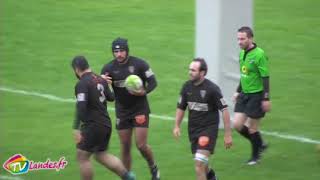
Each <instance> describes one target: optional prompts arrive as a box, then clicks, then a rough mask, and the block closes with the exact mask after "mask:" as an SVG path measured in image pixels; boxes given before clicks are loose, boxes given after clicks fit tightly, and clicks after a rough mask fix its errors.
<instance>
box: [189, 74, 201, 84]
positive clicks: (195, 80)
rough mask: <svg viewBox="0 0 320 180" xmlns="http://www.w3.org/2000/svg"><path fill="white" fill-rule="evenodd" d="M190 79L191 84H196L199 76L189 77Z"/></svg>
mask: <svg viewBox="0 0 320 180" xmlns="http://www.w3.org/2000/svg"><path fill="white" fill-rule="evenodd" d="M190 78H191V81H192V83H197V82H199V81H200V79H201V78H200V75H199V74H198V75H194V76H192V75H191V77H190Z"/></svg>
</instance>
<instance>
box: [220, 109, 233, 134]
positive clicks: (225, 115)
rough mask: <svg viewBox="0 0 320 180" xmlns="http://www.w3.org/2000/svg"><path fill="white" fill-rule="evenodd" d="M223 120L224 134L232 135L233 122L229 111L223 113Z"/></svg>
mask: <svg viewBox="0 0 320 180" xmlns="http://www.w3.org/2000/svg"><path fill="white" fill-rule="evenodd" d="M222 118H223V124H224V132H225V133H226V134H230V135H231V122H230V114H229V111H228V109H225V110H223V111H222Z"/></svg>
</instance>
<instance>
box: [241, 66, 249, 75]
mask: <svg viewBox="0 0 320 180" xmlns="http://www.w3.org/2000/svg"><path fill="white" fill-rule="evenodd" d="M241 72H242V73H243V74H248V69H247V67H246V66H242V67H241Z"/></svg>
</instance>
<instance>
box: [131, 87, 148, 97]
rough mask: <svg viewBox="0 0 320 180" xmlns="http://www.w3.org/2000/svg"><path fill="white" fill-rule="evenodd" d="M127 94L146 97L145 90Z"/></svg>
mask: <svg viewBox="0 0 320 180" xmlns="http://www.w3.org/2000/svg"><path fill="white" fill-rule="evenodd" d="M129 93H130V94H132V95H134V96H144V95H146V90H144V88H141V89H140V90H138V91H129Z"/></svg>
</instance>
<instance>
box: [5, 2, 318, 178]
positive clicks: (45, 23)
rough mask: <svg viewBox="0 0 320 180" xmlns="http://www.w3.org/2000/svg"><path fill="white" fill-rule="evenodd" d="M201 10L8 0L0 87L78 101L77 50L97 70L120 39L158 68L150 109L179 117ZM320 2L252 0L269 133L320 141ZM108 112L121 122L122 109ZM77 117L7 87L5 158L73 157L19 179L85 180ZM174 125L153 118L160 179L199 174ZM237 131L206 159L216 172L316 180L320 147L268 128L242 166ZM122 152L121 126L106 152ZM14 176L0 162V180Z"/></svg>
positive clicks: (70, 109) (138, 165)
mask: <svg viewBox="0 0 320 180" xmlns="http://www.w3.org/2000/svg"><path fill="white" fill-rule="evenodd" d="M194 5H195V3H194V1H191V0H188V1H183V0H176V1H169V0H162V1H147V0H132V1H115V0H109V1H98V0H91V1H84V0H78V1H71V0H65V1H50V0H38V1H32V0H31V1H25V0H21V1H17V0H0V87H7V88H12V89H19V90H24V91H28V92H31V91H34V92H38V93H44V94H52V95H55V96H58V97H61V98H66V99H69V98H73V92H74V89H73V88H74V84H75V83H76V79H75V77H74V74H73V72H72V70H71V68H70V61H71V59H72V58H73V56H75V55H78V54H83V55H85V56H86V57H87V58H88V59H89V61H90V65H91V67H92V69H93V70H94V71H96V72H100V69H101V67H102V65H103V64H105V63H106V62H108V61H109V60H110V59H111V58H112V54H111V50H110V44H111V41H112V40H113V39H114V38H116V37H118V36H123V37H127V38H128V39H129V44H130V52H131V53H132V54H133V55H135V56H138V57H143V58H145V59H146V60H148V62H149V64H150V65H151V66H152V68H153V71H154V72H155V73H156V75H157V79H158V83H159V86H158V88H157V89H156V91H154V92H153V93H152V94H151V95H150V97H149V99H150V104H151V108H152V112H153V113H154V114H157V115H165V116H170V117H173V116H174V114H175V106H176V100H177V97H178V92H179V89H180V86H181V85H182V83H183V82H184V81H185V80H186V79H187V78H188V77H187V67H188V64H189V62H190V60H191V59H192V58H193V56H194V54H193V51H194V29H195V28H194V19H195V18H194V16H195V12H194V9H195V8H194ZM319 6H320V1H318V0H304V1H301V0H283V1H276V0H269V1H263V0H256V1H255V4H254V14H255V17H254V24H255V25H254V29H255V35H256V41H257V43H258V44H259V45H260V46H261V47H263V48H264V49H265V51H266V52H267V53H268V55H269V58H270V63H271V92H272V102H273V110H272V112H271V113H270V114H269V115H268V116H267V117H266V118H265V120H264V121H263V126H262V130H264V131H268V132H279V133H282V134H291V135H295V136H303V137H308V138H311V139H314V140H318V141H319V139H320V130H319V129H320V121H319V120H318V119H319V118H318V116H317V114H316V113H317V112H318V111H319V109H320V98H319V89H320V81H319V80H318V78H319V75H320V74H319V72H320V71H319V69H320V62H319V59H320V55H319V53H318V43H319V40H320V21H319V19H320V13H319V10H318V9H319ZM235 32H236V30H235ZM111 106H112V105H111ZM110 114H111V115H112V119H114V112H113V111H110ZM73 115H74V104H73V103H70V102H59V101H53V100H48V99H45V98H41V97H37V96H26V95H23V94H18V93H12V92H7V91H0V122H1V124H0V137H1V139H0V140H1V141H0V163H1V164H2V163H3V162H4V161H5V160H7V159H8V158H9V157H10V156H11V155H13V154H16V153H21V154H23V155H25V156H26V157H27V158H28V159H30V160H34V161H45V160H46V159H47V158H50V159H51V160H58V159H59V158H60V157H61V156H65V157H66V159H67V160H68V162H69V164H68V166H67V167H66V169H64V170H61V171H59V172H56V171H32V172H29V173H27V174H24V175H21V176H16V177H18V178H16V179H19V178H20V179H24V180H25V179H26V180H31V179H32V180H42V179H48V180H49V179H50V180H51V179H52V180H53V179H54V180H55V179H59V180H60V179H61V180H63V179H65V180H74V179H80V176H79V169H78V165H77V162H76V159H75V145H74V142H73V137H72V129H71V126H72V121H73ZM173 123H174V122H173V121H164V120H160V119H156V118H153V119H152V120H151V124H150V126H151V127H150V136H149V143H150V145H151V146H152V147H153V150H154V154H155V157H156V160H157V162H158V164H159V166H160V169H161V175H162V179H165V180H180V179H183V180H192V179H195V173H194V168H193V160H192V156H191V154H190V150H189V143H188V140H187V134H186V133H187V132H186V127H187V124H186V123H184V124H183V135H182V137H181V139H180V141H178V142H177V141H176V140H174V139H173V137H172V135H171V131H172V127H173ZM221 132H222V131H221ZM233 135H234V147H233V148H232V149H231V150H228V151H226V150H224V148H223V138H222V137H223V136H222V133H221V135H220V138H219V141H218V144H217V147H216V154H215V155H214V157H212V158H211V161H210V164H211V165H212V166H213V167H214V168H215V170H216V172H217V174H218V176H219V178H220V179H223V180H251V179H252V180H253V179H254V180H255V179H259V180H269V179H273V180H302V179H304V180H318V179H320V151H319V152H317V151H316V145H315V144H310V143H302V142H299V141H294V140H288V139H283V138H279V137H275V136H267V135H265V136H264V137H265V139H266V140H267V141H268V142H269V143H270V145H271V146H270V149H268V151H267V153H266V154H265V156H264V157H263V162H262V163H261V164H259V165H258V166H255V167H248V166H245V165H244V164H243V163H244V161H245V160H247V158H248V157H249V143H248V142H246V141H245V140H244V139H243V138H241V137H240V136H239V135H238V134H237V133H236V132H234V133H233ZM119 150H120V149H119V141H118V137H117V133H116V131H113V135H112V140H111V144H110V149H109V151H110V152H111V153H113V154H116V155H118V154H119ZM132 153H133V156H134V158H133V171H135V173H136V175H137V178H138V179H141V180H145V179H150V176H149V171H148V168H147V164H146V163H145V161H144V160H143V159H142V157H141V155H140V154H139V153H138V151H137V150H136V149H135V148H133V151H132ZM94 170H95V179H117V177H116V176H114V175H113V174H112V173H111V172H110V171H107V170H105V169H104V168H102V167H101V166H100V165H98V164H97V163H94ZM11 177H12V175H10V174H9V173H8V172H6V171H5V170H4V169H3V168H2V167H1V168H0V179H10V178H11Z"/></svg>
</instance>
